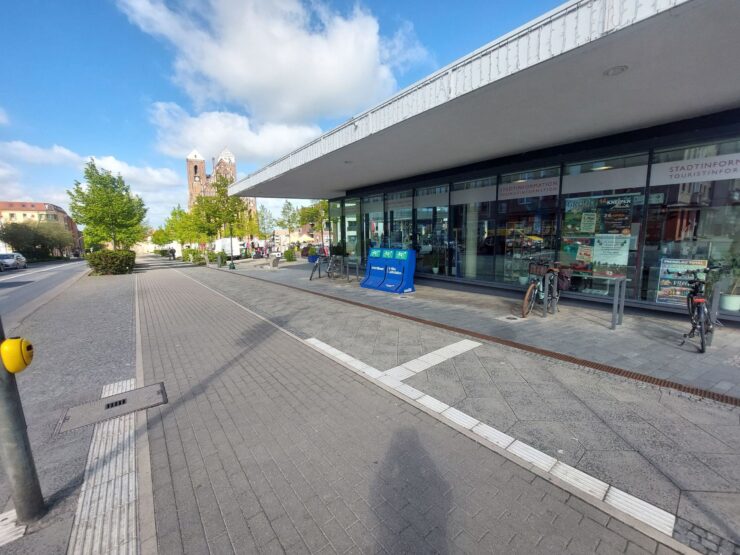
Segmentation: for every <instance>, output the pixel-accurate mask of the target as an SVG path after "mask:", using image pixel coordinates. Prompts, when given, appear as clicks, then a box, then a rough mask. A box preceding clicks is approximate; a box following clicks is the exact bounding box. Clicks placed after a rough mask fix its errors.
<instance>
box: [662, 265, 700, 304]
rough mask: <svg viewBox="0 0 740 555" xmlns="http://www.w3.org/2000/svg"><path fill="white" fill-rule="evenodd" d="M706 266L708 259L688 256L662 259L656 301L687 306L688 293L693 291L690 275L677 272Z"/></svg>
mask: <svg viewBox="0 0 740 555" xmlns="http://www.w3.org/2000/svg"><path fill="white" fill-rule="evenodd" d="M706 267H707V261H706V260H691V259H688V258H663V259H661V261H660V272H659V273H658V290H657V292H656V298H655V302H657V303H661V304H675V305H680V306H685V305H686V295H688V294H689V292H690V291H691V287H690V286H689V277H688V276H678V275H676V274H677V273H683V272H686V271H687V270H698V269H702V268H706Z"/></svg>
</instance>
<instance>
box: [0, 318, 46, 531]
mask: <svg viewBox="0 0 740 555" xmlns="http://www.w3.org/2000/svg"><path fill="white" fill-rule="evenodd" d="M4 340H5V330H4V329H3V323H2V319H0V342H2V341H4ZM27 428H28V426H27V425H26V418H25V416H24V415H23V405H22V404H21V397H20V395H19V393H18V383H17V382H16V379H15V374H11V373H10V372H8V371H7V370H6V369H5V365H4V364H3V363H2V361H0V456H2V461H3V465H4V467H5V474H6V476H7V477H8V482H9V483H10V490H11V495H12V497H13V504H14V505H15V514H16V518H17V520H18V521H19V522H29V521H32V520H36V519H37V518H39V517H40V516H41V515H42V514H43V513H44V498H43V496H42V495H41V486H40V485H39V477H38V474H37V473H36V465H35V463H34V461H33V453H32V452H31V443H30V442H29V440H28V431H27Z"/></svg>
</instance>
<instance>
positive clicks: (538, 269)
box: [529, 262, 550, 277]
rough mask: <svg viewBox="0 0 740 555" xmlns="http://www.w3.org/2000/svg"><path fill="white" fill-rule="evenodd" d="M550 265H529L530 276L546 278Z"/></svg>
mask: <svg viewBox="0 0 740 555" xmlns="http://www.w3.org/2000/svg"><path fill="white" fill-rule="evenodd" d="M548 268H550V265H549V264H540V263H538V262H530V263H529V275H530V276H540V277H541V276H544V275H545V274H546V273H547V270H548Z"/></svg>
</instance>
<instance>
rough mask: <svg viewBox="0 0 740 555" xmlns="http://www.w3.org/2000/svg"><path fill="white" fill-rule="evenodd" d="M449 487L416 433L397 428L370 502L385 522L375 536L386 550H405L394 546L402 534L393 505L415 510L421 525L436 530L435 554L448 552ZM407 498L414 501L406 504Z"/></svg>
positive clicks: (379, 470)
mask: <svg viewBox="0 0 740 555" xmlns="http://www.w3.org/2000/svg"><path fill="white" fill-rule="evenodd" d="M449 489H450V485H449V484H448V483H447V482H446V481H445V479H444V478H443V477H442V475H441V474H440V472H439V470H438V469H437V466H436V465H435V464H434V461H433V460H432V458H431V457H430V456H429V454H428V453H427V451H426V449H425V448H424V445H422V443H421V441H420V439H419V433H418V432H417V431H416V430H415V429H413V428H401V429H400V430H397V431H396V432H395V433H394V434H393V438H392V439H391V445H390V448H389V449H388V452H387V453H386V454H385V458H384V459H383V461H382V463H381V464H380V468H378V472H377V474H376V476H375V480H374V482H373V488H372V499H371V505H372V506H373V508H374V510H375V512H376V514H377V515H378V518H380V520H382V521H383V522H384V523H385V526H381V527H380V528H379V530H381V532H380V535H379V536H377V537H376V539H377V540H378V541H379V543H380V544H382V547H383V548H385V549H386V550H387V551H388V552H389V553H400V552H404V553H405V552H406V551H405V549H404V547H403V546H400V545H396V544H397V542H398V541H399V539H402V537H401V536H402V535H403V534H399V533H398V531H397V530H398V525H399V524H398V523H399V511H397V510H396V509H395V508H394V507H400V508H401V509H400V512H401V514H402V515H403V514H406V513H407V512H408V511H413V512H416V513H417V515H416V516H417V517H418V518H421V519H424V521H425V522H424V528H426V529H427V530H435V529H436V532H435V533H434V536H435V545H434V546H432V547H433V548H434V550H435V551H436V552H437V553H440V554H443V555H444V554H446V553H448V547H447V515H448V514H449V512H450V509H451V505H452V501H451V499H452V497H451V495H450V494H449ZM408 498H412V499H413V502H412V503H408V501H407V499H408ZM407 547H408V546H407ZM419 547H420V546H418V545H417V546H416V549H418V548H419Z"/></svg>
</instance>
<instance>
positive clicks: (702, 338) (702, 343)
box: [697, 307, 707, 353]
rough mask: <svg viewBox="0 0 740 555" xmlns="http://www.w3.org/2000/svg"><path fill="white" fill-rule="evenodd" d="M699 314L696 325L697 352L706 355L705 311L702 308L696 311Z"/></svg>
mask: <svg viewBox="0 0 740 555" xmlns="http://www.w3.org/2000/svg"><path fill="white" fill-rule="evenodd" d="M697 312H698V313H699V314H697V320H698V322H697V324H698V326H699V352H700V353H706V352H707V332H706V323H707V319H706V316H707V309H706V308H704V307H702V308H700V309H699V310H698V311H697Z"/></svg>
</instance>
